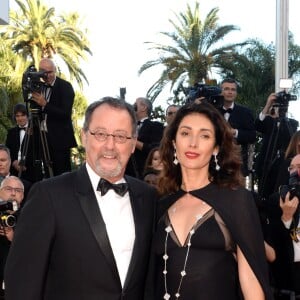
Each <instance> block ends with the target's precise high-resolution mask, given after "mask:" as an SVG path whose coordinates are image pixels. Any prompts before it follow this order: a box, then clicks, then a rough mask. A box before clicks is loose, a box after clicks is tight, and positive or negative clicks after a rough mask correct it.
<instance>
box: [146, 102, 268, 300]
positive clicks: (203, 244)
mask: <svg viewBox="0 0 300 300" xmlns="http://www.w3.org/2000/svg"><path fill="white" fill-rule="evenodd" d="M160 154H161V159H162V162H163V165H164V167H163V170H162V176H160V180H159V182H158V188H159V192H160V194H161V195H162V199H160V200H159V202H158V216H157V217H158V220H159V221H158V224H157V229H156V233H155V235H154V237H153V246H152V249H153V250H152V255H153V257H152V259H151V262H152V263H151V265H150V269H149V276H148V280H147V282H148V286H147V287H148V288H147V290H146V299H169V298H170V299H230V300H234V299H241V298H242V297H241V294H242V295H243V298H244V299H255V300H259V299H267V300H268V299H272V292H271V290H270V287H269V280H268V267H267V261H266V255H265V249H264V241H263V235H262V230H261V225H260V220H259V216H258V211H257V208H256V205H255V202H254V200H253V197H252V193H251V192H250V191H248V190H247V189H245V188H244V187H243V181H244V178H243V176H242V174H241V163H242V162H241V157H240V152H239V149H238V146H237V145H236V144H235V142H234V136H233V134H232V128H230V127H229V126H228V124H227V123H226V121H225V120H224V118H223V117H222V116H221V115H220V113H219V112H218V111H217V110H216V108H214V107H213V106H212V105H210V104H208V103H203V104H195V103H193V104H188V105H185V106H183V107H181V108H180V109H179V110H178V111H177V113H176V116H175V118H174V120H173V122H172V123H171V124H170V126H169V127H168V128H167V131H166V132H165V134H164V137H163V140H162V142H161V148H160ZM229 274H230V275H229ZM216 283H218V284H217V287H216ZM151 291H153V292H152V293H151Z"/></svg>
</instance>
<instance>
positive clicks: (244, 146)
mask: <svg viewBox="0 0 300 300" xmlns="http://www.w3.org/2000/svg"><path fill="white" fill-rule="evenodd" d="M221 89H222V95H223V97H224V104H223V107H222V108H221V109H220V111H221V113H222V114H223V115H224V118H225V120H226V121H227V122H228V124H229V125H230V126H231V133H232V136H233V137H234V139H235V141H236V143H237V144H238V145H240V147H241V154H242V160H243V165H242V172H243V175H244V176H248V175H249V166H248V165H249V162H248V159H249V153H248V148H249V146H250V144H253V143H254V142H255V139H256V131H255V126H254V117H253V113H252V112H251V110H250V109H249V108H247V107H245V106H242V105H240V104H237V103H236V98H237V95H238V93H237V89H238V84H237V82H236V81H235V80H234V79H231V78H227V79H224V80H223V81H222V83H221Z"/></svg>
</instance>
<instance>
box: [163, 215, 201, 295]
mask: <svg viewBox="0 0 300 300" xmlns="http://www.w3.org/2000/svg"><path fill="white" fill-rule="evenodd" d="M201 218H202V215H200V214H198V215H197V216H196V223H195V224H194V225H193V227H192V229H191V230H190V232H189V236H188V243H187V249H186V255H185V259H184V264H183V269H182V271H181V272H180V280H179V285H178V288H177V291H176V293H175V298H176V299H178V298H179V297H180V289H181V285H182V281H183V277H184V276H186V264H187V260H188V257H189V253H190V247H191V245H192V244H191V239H192V236H193V234H194V233H195V226H196V225H197V223H198V221H199V220H200V219H201ZM165 231H166V232H167V234H166V238H165V247H164V250H165V253H164V255H163V260H164V270H163V274H164V286H165V294H164V297H163V298H164V299H165V300H169V299H170V298H171V295H170V294H169V293H168V285H167V273H168V271H167V260H168V258H169V256H168V252H167V245H168V238H169V234H170V232H171V231H173V229H172V227H171V226H170V225H169V226H167V227H166V228H165Z"/></svg>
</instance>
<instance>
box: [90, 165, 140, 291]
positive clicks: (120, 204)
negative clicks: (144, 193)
mask: <svg viewBox="0 0 300 300" xmlns="http://www.w3.org/2000/svg"><path fill="white" fill-rule="evenodd" d="M86 168H87V171H88V174H89V177H90V180H91V183H92V186H93V189H94V192H95V195H96V198H97V201H98V205H99V208H100V211H101V215H102V218H103V220H104V223H105V225H106V231H107V235H108V238H109V241H110V245H111V248H112V251H113V254H114V257H115V261H116V264H117V268H118V272H119V276H120V280H121V284H122V286H124V282H125V279H126V275H127V271H128V267H129V264H130V260H131V255H132V251H133V246H134V241H135V226H134V219H133V214H132V209H131V203H130V198H129V193H128V192H127V193H126V194H125V196H124V197H121V196H119V195H118V194H116V193H115V191H114V190H109V191H108V192H107V193H106V194H105V195H104V196H101V193H100V192H99V191H97V186H98V183H99V180H100V177H99V176H98V175H97V174H96V173H95V172H94V171H93V170H92V168H91V167H90V166H89V165H88V163H86ZM121 182H125V180H124V179H122V180H120V181H118V182H115V183H121ZM104 276H105V274H104Z"/></svg>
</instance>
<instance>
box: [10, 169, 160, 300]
mask: <svg viewBox="0 0 300 300" xmlns="http://www.w3.org/2000/svg"><path fill="white" fill-rule="evenodd" d="M125 179H126V181H127V182H128V184H129V195H130V199H131V205H132V212H133V217H134V222H135V234H136V238H135V243H134V249H133V253H132V258H131V262H130V266H129V269H128V273H127V277H126V280H125V283H124V287H123V288H122V286H121V283H120V278H119V275H118V271H117V266H116V263H115V259H114V256H113V252H112V249H111V246H110V242H109V239H108V236H107V232H106V229H105V223H104V221H103V218H102V216H101V212H100V210H99V206H98V203H97V200H96V197H95V194H94V191H93V188H92V185H91V182H90V179H89V176H88V174H87V170H86V167H85V166H83V167H81V168H80V169H79V170H78V171H76V172H72V173H66V174H63V175H60V176H56V177H52V178H50V179H47V180H44V181H41V182H38V183H36V184H35V185H34V186H33V187H32V189H31V191H30V194H29V195H28V196H29V197H28V201H27V203H26V204H25V206H24V207H23V209H22V212H21V216H20V218H19V221H18V226H17V229H16V232H15V236H14V240H13V243H12V245H11V248H10V253H9V256H8V259H7V264H6V269H5V283H6V297H5V299H6V300H18V299H19V300H21V299H22V300H24V299H30V300H42V299H43V300H82V299H87V300H99V299H105V300H120V299H124V300H141V299H143V293H144V281H145V275H146V270H147V267H148V256H149V251H150V244H151V238H152V233H153V226H154V211H155V201H156V200H155V199H156V192H155V190H154V189H153V188H152V187H150V186H149V185H147V184H146V183H144V182H142V181H140V180H137V179H135V178H132V177H129V176H127V177H125Z"/></svg>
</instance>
